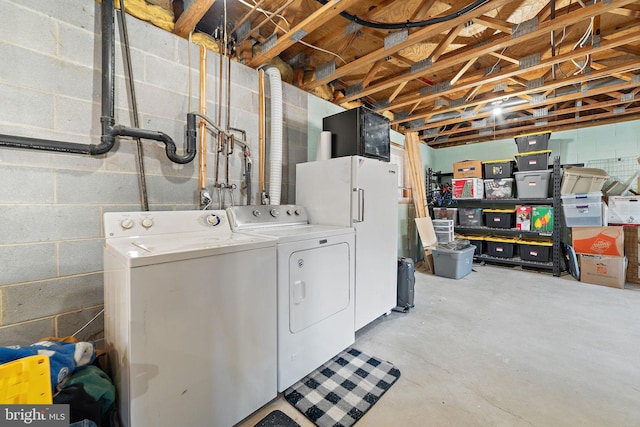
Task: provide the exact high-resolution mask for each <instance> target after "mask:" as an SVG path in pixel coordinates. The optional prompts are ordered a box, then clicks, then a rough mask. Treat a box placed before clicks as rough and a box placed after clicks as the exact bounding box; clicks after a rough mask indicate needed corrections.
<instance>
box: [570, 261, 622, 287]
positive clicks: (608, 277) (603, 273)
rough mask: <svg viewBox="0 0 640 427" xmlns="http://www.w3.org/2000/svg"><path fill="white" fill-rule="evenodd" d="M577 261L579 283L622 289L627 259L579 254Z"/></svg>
mask: <svg viewBox="0 0 640 427" xmlns="http://www.w3.org/2000/svg"><path fill="white" fill-rule="evenodd" d="M578 260H579V261H580V281H581V282H584V283H591V284H592V285H601V286H609V287H610V288H620V289H624V282H625V273H626V270H627V258H625V257H620V256H607V255H589V254H579V255H578Z"/></svg>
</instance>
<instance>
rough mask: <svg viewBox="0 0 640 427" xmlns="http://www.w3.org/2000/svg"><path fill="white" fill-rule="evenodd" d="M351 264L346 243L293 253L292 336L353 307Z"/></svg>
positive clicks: (290, 305)
mask: <svg viewBox="0 0 640 427" xmlns="http://www.w3.org/2000/svg"><path fill="white" fill-rule="evenodd" d="M313 243H314V244H316V241H315V240H314V241H313ZM282 246H289V245H282ZM279 249H280V248H279ZM351 262H352V261H351V260H350V253H349V245H348V243H346V242H339V243H334V244H331V243H328V244H326V245H323V246H316V247H313V248H307V249H298V250H293V251H292V252H290V253H289V271H288V273H289V274H288V276H289V280H288V285H289V286H288V287H289V289H288V290H289V330H290V332H291V333H294V334H295V333H297V332H300V331H302V330H304V329H306V328H308V327H310V326H312V325H314V324H316V323H318V322H321V321H322V320H324V319H326V318H328V317H330V316H332V315H334V314H336V313H338V312H340V311H342V310H345V309H347V308H348V307H349V303H350V301H351V298H353V295H351V291H350V288H351V287H350V278H351V275H352V272H351V271H350V263H351Z"/></svg>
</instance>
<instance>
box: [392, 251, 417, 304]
mask: <svg viewBox="0 0 640 427" xmlns="http://www.w3.org/2000/svg"><path fill="white" fill-rule="evenodd" d="M415 283H416V276H415V267H414V264H413V259H411V258H404V257H399V258H398V288H397V301H396V305H397V307H396V308H397V309H398V310H400V311H408V310H409V309H410V308H413V307H415V305H414V303H413V301H414V288H415Z"/></svg>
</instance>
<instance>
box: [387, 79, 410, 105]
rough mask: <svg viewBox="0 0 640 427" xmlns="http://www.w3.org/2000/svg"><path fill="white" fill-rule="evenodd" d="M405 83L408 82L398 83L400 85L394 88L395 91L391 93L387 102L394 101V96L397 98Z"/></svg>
mask: <svg viewBox="0 0 640 427" xmlns="http://www.w3.org/2000/svg"><path fill="white" fill-rule="evenodd" d="M407 83H409V82H402V83H400V85H399V86H398V87H397V88H396V90H394V91H393V93H392V94H391V96H390V97H389V102H393V100H394V99H396V96H398V94H399V93H400V92H402V89H404V87H405V86H406V85H407Z"/></svg>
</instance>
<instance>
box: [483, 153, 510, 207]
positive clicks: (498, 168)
mask: <svg viewBox="0 0 640 427" xmlns="http://www.w3.org/2000/svg"><path fill="white" fill-rule="evenodd" d="M513 165H514V161H513V160H512V159H506V160H490V161H485V162H482V169H483V174H484V197H485V198H486V199H511V198H513V196H514V190H515V186H514V180H513Z"/></svg>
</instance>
